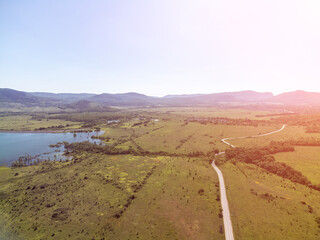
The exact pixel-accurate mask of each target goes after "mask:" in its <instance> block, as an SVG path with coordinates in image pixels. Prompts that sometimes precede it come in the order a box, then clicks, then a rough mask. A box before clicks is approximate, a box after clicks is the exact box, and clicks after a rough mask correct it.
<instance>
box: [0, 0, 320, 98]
mask: <svg viewBox="0 0 320 240" xmlns="http://www.w3.org/2000/svg"><path fill="white" fill-rule="evenodd" d="M0 87H8V88H13V89H17V90H23V91H49V92H92V93H102V92H109V93H119V92H131V91H134V92H140V93H144V94H148V95H153V96H163V95H166V94H182V93H212V92H223V91H238V90H247V89H250V90H257V91H271V92H274V93H280V92H285V91H291V90H297V89H302V90H307V91H320V1H318V0H313V1H311V0H305V1H301V0H299V1H295V0H281V1H279V0H268V1H256V0H243V1H239V0H225V1H221V0H219V1H214V0H194V1H188V0H152V1H150V0H144V1H143V0H136V1H134V0H132V1H129V0H128V1H125V0H124V1H116V0H114V1H108V0H105V1H89V0H88V1H82V0H74V1H68V0H63V1H62V0H60V1H59V0H54V1H53V0H48V1H43V0H39V1H34V0H28V1H25V0H20V1H19V0H15V1H11V0H0Z"/></svg>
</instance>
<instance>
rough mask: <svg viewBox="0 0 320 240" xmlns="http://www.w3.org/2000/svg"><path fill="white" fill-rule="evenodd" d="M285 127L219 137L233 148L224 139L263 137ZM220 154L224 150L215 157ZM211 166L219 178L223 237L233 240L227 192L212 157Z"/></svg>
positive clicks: (220, 173)
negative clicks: (245, 134) (254, 133)
mask: <svg viewBox="0 0 320 240" xmlns="http://www.w3.org/2000/svg"><path fill="white" fill-rule="evenodd" d="M285 127H286V125H283V126H282V127H281V128H280V129H279V130H276V131H273V132H269V133H265V134H259V135H254V136H248V137H235V138H223V139H221V142H223V143H225V144H227V145H228V146H230V147H232V148H235V147H236V146H234V145H232V144H231V143H228V142H227V141H226V140H232V139H242V138H255V137H263V136H267V135H270V134H274V133H277V132H280V131H282V130H283V129H284V128H285ZM222 154H224V152H220V153H217V154H216V155H215V157H216V156H219V155H222ZM212 167H213V168H214V170H215V171H216V172H217V174H218V178H219V185H220V195H221V206H222V215H223V225H224V234H225V238H226V240H234V236H233V230H232V222H231V218H230V211H229V204H228V199H227V194H226V186H225V184H224V179H223V175H222V172H221V171H220V169H219V168H218V167H217V165H216V164H215V163H214V159H213V161H212Z"/></svg>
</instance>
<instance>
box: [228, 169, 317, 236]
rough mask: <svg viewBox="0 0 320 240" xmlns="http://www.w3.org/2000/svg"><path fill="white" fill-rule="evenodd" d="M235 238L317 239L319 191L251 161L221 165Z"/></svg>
mask: <svg viewBox="0 0 320 240" xmlns="http://www.w3.org/2000/svg"><path fill="white" fill-rule="evenodd" d="M222 172H223V174H224V178H225V182H226V185H227V193H228V200H229V206H230V212H231V219H232V224H233V228H234V233H235V239H239V240H240V239H243V240H246V239H261V240H268V239H270V240H273V239H292V240H293V239H310V240H313V239H319V238H320V228H319V227H318V224H317V223H316V221H315V219H316V218H317V217H319V216H320V211H319V209H320V201H319V199H320V192H318V191H315V190H311V189H309V188H308V187H305V186H303V185H300V184H294V183H292V182H290V181H288V180H285V179H282V178H281V177H278V176H276V175H273V174H269V173H267V172H266V171H264V170H262V169H260V168H258V167H256V166H254V165H250V164H243V163H237V164H236V165H233V164H231V163H227V164H226V165H225V166H223V167H222Z"/></svg>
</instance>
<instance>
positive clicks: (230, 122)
mask: <svg viewBox="0 0 320 240" xmlns="http://www.w3.org/2000/svg"><path fill="white" fill-rule="evenodd" d="M185 121H186V122H198V123H200V124H208V123H210V124H224V125H236V126H239V125H242V126H256V127H257V126H258V125H259V124H263V123H266V121H265V120H252V119H247V118H246V119H241V118H239V119H233V118H223V117H208V118H189V119H187V120H185Z"/></svg>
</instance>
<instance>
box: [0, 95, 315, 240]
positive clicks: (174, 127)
mask: <svg viewBox="0 0 320 240" xmlns="http://www.w3.org/2000/svg"><path fill="white" fill-rule="evenodd" d="M132 95H133V96H134V94H132ZM83 97H85V98H86V99H85V100H83V101H81V102H80V103H74V102H72V101H69V102H68V104H69V106H71V105H73V106H74V107H68V106H67V105H64V106H60V107H59V108H47V109H46V111H43V109H40V110H39V111H35V110H34V109H32V108H26V109H24V110H23V112H22V111H17V112H12V111H11V112H6V113H5V112H3V113H2V114H3V115H2V117H0V129H2V130H10V129H13V130H35V129H38V130H37V131H104V132H105V134H103V135H101V136H99V137H98V138H100V139H101V140H103V142H104V145H95V144H90V143H88V142H83V143H74V144H68V143H64V145H65V147H66V154H67V155H70V156H73V160H72V161H69V162H42V163H39V164H37V165H34V166H28V167H19V168H18V167H16V168H0V239H224V234H223V228H222V226H223V223H222V214H221V206H220V196H219V184H218V179H217V176H216V174H215V172H214V170H213V169H212V167H211V165H210V163H211V161H212V159H213V156H214V154H215V153H217V152H218V151H226V155H225V157H224V156H220V159H218V160H217V161H218V162H219V167H220V168H221V170H222V172H223V174H224V178H225V181H226V186H227V194H228V199H229V202H230V210H231V217H232V222H233V227H234V232H235V236H236V239H312V240H313V239H317V238H319V236H320V235H319V234H320V227H319V226H320V224H319V222H320V221H319V217H320V212H319V210H318V209H320V204H319V203H320V201H319V200H320V191H316V190H315V187H314V188H312V186H317V184H319V182H318V180H319V179H318V178H317V173H316V172H314V171H313V169H318V166H319V162H318V161H317V158H314V159H312V160H310V161H309V162H308V167H306V166H305V165H302V164H300V163H299V159H300V157H299V156H303V155H305V153H306V151H308V152H310V151H311V150H310V148H312V147H311V146H315V147H314V148H312V153H310V154H309V155H308V156H309V157H310V158H311V157H312V156H317V155H319V153H320V152H319V148H318V147H317V146H319V144H318V143H319V142H320V140H319V139H320V135H319V134H317V133H308V132H306V127H307V126H308V124H304V121H307V120H308V118H309V117H312V118H313V119H316V116H317V114H316V113H312V114H310V113H308V114H305V113H302V112H299V113H294V114H293V113H284V109H283V107H282V108H280V107H279V106H276V107H274V108H273V109H272V111H269V110H270V109H271V108H270V107H266V108H259V109H269V110H268V111H256V110H253V108H255V107H256V106H254V107H253V108H252V106H248V107H247V108H240V107H239V106H234V107H233V106H231V105H228V106H216V107H175V108H172V107H153V108H151V107H148V108H132V107H131V108H111V107H106V108H103V107H105V104H101V103H99V104H100V105H96V104H95V103H92V102H91V101H89V100H88V98H91V97H92V96H87V97H88V98H87V97H86V96H83ZM139 97H141V96H139ZM194 97H199V96H194ZM229 97H230V96H229ZM166 98H168V99H169V98H171V97H166ZM175 98H177V96H175ZM178 98H179V99H182V100H181V102H182V101H183V97H182V96H179V97H178ZM170 101H171V100H170ZM179 101H180V100H179ZM186 102H187V101H186ZM82 106H83V107H82ZM97 106H98V108H99V109H96V110H94V108H95V107H97ZM88 108H90V109H91V110H92V111H87V110H83V109H88ZM279 109H280V110H279ZM290 109H291V108H290ZM297 109H298V108H297ZM313 110H314V112H316V111H317V110H316V109H315V108H313ZM5 115H6V116H5ZM299 119H300V120H299ZM298 120H299V121H298ZM315 122H316V121H315ZM284 123H288V124H289V126H288V127H286V128H285V130H284V131H282V132H279V133H276V134H273V135H268V136H265V137H261V138H248V139H237V140H231V141H230V142H231V143H232V144H235V145H236V146H241V148H236V149H229V147H228V146H227V145H226V144H224V143H222V142H221V141H220V140H221V138H227V137H241V136H251V135H257V134H263V133H267V132H271V131H274V130H277V129H279V128H280V127H281V126H282V124H284ZM39 129H42V130H39ZM304 145H308V149H305V147H302V146H304ZM54 146H55V145H53V146H52V147H54ZM296 146H301V148H303V149H300V147H296ZM298 148H299V149H298ZM297 149H298V151H297ZM296 153H298V156H297V157H296V158H297V160H295V161H294V162H290V159H291V158H287V157H286V156H287V155H286V154H296ZM278 154H281V155H280V157H278ZM289 156H294V155H289ZM308 159H309V158H308ZM26 165H27V164H26ZM310 165H311V166H314V167H310Z"/></svg>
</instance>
